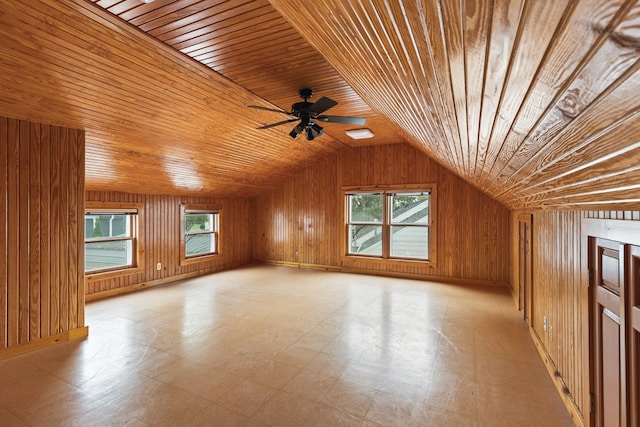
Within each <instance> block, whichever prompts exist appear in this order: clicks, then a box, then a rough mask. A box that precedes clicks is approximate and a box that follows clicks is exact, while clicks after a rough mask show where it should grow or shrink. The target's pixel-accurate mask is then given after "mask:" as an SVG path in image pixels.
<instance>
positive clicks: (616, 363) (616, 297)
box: [591, 238, 626, 427]
mask: <svg viewBox="0 0 640 427" xmlns="http://www.w3.org/2000/svg"><path fill="white" fill-rule="evenodd" d="M622 248H623V246H622V245H621V244H619V243H618V242H613V241H610V240H605V239H599V238H595V239H593V246H592V253H591V255H592V257H591V260H592V265H591V268H592V270H593V273H592V274H593V279H594V282H595V283H594V285H595V289H594V293H593V295H594V298H593V300H594V301H593V303H594V306H593V317H592V325H591V327H592V331H593V333H594V334H593V338H594V341H593V342H594V347H593V349H592V351H593V356H594V370H595V372H594V374H595V375H594V386H595V390H594V392H595V396H596V402H595V403H596V408H595V409H596V411H595V412H596V419H595V424H596V425H597V426H604V427H614V426H615V427H618V426H621V425H624V424H623V423H624V422H625V421H624V419H625V418H626V417H625V414H624V412H625V410H624V406H625V405H624V404H623V400H622V399H621V396H622V395H623V393H622V389H623V385H624V376H623V375H624V368H623V365H622V363H621V359H622V358H621V357H620V356H621V354H622V353H621V344H622V341H621V339H624V338H623V328H622V325H621V295H623V294H624V292H623V291H624V282H623V265H624V262H623V261H624V258H623V257H622V256H621V255H622V253H621V252H622Z"/></svg>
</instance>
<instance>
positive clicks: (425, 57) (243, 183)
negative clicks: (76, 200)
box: [0, 0, 640, 210]
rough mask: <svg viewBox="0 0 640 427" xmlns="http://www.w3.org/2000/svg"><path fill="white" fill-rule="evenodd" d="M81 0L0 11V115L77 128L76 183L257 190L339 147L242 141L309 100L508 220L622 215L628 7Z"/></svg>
mask: <svg viewBox="0 0 640 427" xmlns="http://www.w3.org/2000/svg"><path fill="white" fill-rule="evenodd" d="M94 2H95V4H92V3H91V2H90V1H88V0H86V1H85V0H65V1H54V0H39V1H36V0H27V1H23V2H14V1H8V0H0V6H1V8H0V54H1V55H2V60H1V64H0V66H1V68H0V89H1V90H2V91H3V96H2V97H0V114H3V115H8V116H9V117H16V116H19V117H18V118H26V119H32V120H39V121H43V122H47V123H50V122H53V123H55V124H62V125H67V126H73V127H81V128H83V129H86V130H87V188H88V189H105V190H117V191H135V192H147V193H170V194H212V195H221V196H222V195H231V196H245V195H248V196H252V195H256V194H259V193H260V192H261V191H264V190H265V189H267V188H270V186H272V185H275V184H276V183H278V182H281V181H282V180H284V179H286V178H287V177H288V176H291V175H292V174H294V173H296V172H297V171H299V170H300V169H301V168H304V167H305V165H307V164H309V163H310V162H314V161H317V160H318V159H321V158H323V157H326V156H328V155H331V154H334V153H336V152H339V151H340V150H345V149H349V147H350V146H354V145H357V143H356V142H355V141H352V140H349V139H348V138H346V137H345V136H344V130H345V129H346V128H345V125H337V124H327V125H326V127H325V130H326V131H327V134H328V135H326V136H323V137H322V138H318V139H316V140H315V141H313V142H306V141H304V140H300V138H299V139H298V140H295V141H294V140H292V139H291V138H290V137H289V136H288V135H287V134H288V132H289V131H290V129H289V127H288V126H282V127H278V128H273V129H269V130H256V129H255V128H256V127H258V126H260V125H263V124H266V123H270V122H274V121H278V120H282V119H283V117H281V116H278V114H276V113H270V112H263V111H258V110H250V111H248V110H249V109H247V108H246V106H247V105H249V104H258V105H263V106H266V107H274V106H275V107H277V108H282V109H289V107H290V105H291V104H292V103H293V102H296V101H297V100H298V99H296V93H297V91H298V89H300V88H302V87H312V88H313V89H315V90H316V94H317V96H328V97H330V98H333V99H335V100H337V101H339V102H340V104H339V105H338V106H337V107H335V109H332V110H331V114H338V115H361V116H365V117H367V124H366V126H367V127H369V128H371V129H372V130H373V131H374V132H375V134H376V137H375V138H374V139H373V140H371V141H369V142H368V143H374V144H376V143H398V142H404V141H406V142H408V143H410V144H413V145H415V146H416V147H418V148H419V149H421V150H422V151H423V152H425V153H426V154H428V155H430V156H432V157H433V158H435V159H437V160H438V161H439V162H441V163H442V164H443V165H445V166H447V167H448V168H449V169H451V170H452V171H454V172H455V173H457V174H458V175H460V176H461V177H463V178H464V179H466V180H467V181H469V182H470V183H472V184H473V185H475V186H477V187H478V188H480V189H481V190H482V191H484V192H486V193H487V194H489V195H490V196H492V197H494V198H496V199H497V200H499V201H501V202H503V203H504V204H505V205H507V206H509V207H511V208H524V207H532V208H585V209H618V210H623V209H636V208H638V207H640V180H639V179H638V178H640V119H638V112H640V108H639V107H640V96H638V95H639V94H640V90H639V89H640V74H639V71H638V69H639V68H640V63H639V62H638V58H639V56H640V5H638V4H636V2H632V1H626V2H625V1H621V0H582V1H570V0H553V1H539V0H477V1H471V0H466V1H465V0H460V1H449V0H446V1H445V0H420V1H419V0H412V1H405V0H397V1H382V0H369V1H367V0H362V1H338V0H314V1H306V0H270V2H269V3H267V2H266V1H264V0H257V1H246V0H227V1H221V0H201V1H196V0H155V1H154V2H153V3H148V4H145V3H142V2H141V1H140V0H98V1H95V0H94ZM124 21H127V22H128V23H125V22H124ZM135 27H137V28H135ZM141 31H144V32H146V33H147V34H143V33H141ZM190 57H191V58H190ZM192 58H193V59H195V60H197V61H200V63H197V62H195V61H194V60H193V59H192ZM274 116H276V117H274ZM285 118H286V117H285Z"/></svg>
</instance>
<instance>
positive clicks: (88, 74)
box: [0, 0, 403, 197]
mask: <svg viewBox="0 0 640 427" xmlns="http://www.w3.org/2000/svg"><path fill="white" fill-rule="evenodd" d="M125 3H127V6H126V7H125V6H124V5H123V3H117V4H112V5H111V8H110V10H111V11H112V12H113V13H116V14H120V13H122V14H123V18H125V19H135V22H138V23H139V24H140V25H142V26H144V28H147V29H148V30H149V31H150V32H151V33H153V34H154V35H155V36H156V37H158V38H159V39H160V40H162V41H160V40H158V39H154V38H153V37H151V36H149V35H147V34H144V33H142V32H140V31H138V30H137V29H136V28H134V27H132V26H130V25H128V24H127V23H126V22H123V21H122V20H121V19H119V18H118V17H116V16H113V15H112V14H111V13H109V12H107V11H105V10H103V9H101V8H100V7H98V6H96V5H93V4H92V3H90V2H87V1H85V0H65V1H58V0H44V1H38V0H28V1H25V2H14V1H9V0H3V1H2V2H0V8H2V10H3V13H2V15H1V16H0V55H2V57H3V61H2V63H1V64H0V75H1V77H0V89H1V90H2V92H3V93H4V94H6V96H3V97H2V99H1V100H0V114H5V115H7V116H9V117H14V118H24V119H29V120H32V121H36V122H40V123H50V124H56V125H64V126H67V127H74V128H81V129H86V135H87V136H86V140H87V146H86V153H87V160H86V164H87V174H86V179H87V181H86V185H87V188H88V189H90V190H98V191H126V192H136V193H140V192H144V193H147V194H167V193H169V194H173V195H181V194H184V195H191V196H207V195H208V196H211V195H214V196H216V197H218V196H225V195H227V196H228V195H231V196H234V197H245V196H250V195H256V194H259V193H260V192H262V191H263V190H264V189H267V188H270V186H272V185H273V184H275V183H278V182H281V181H282V180H283V179H285V178H286V177H288V176H291V175H292V174H295V173H296V172H297V171H299V170H301V169H302V168H303V165H304V164H305V163H307V162H311V161H316V160H319V159H322V158H324V157H326V156H327V155H329V154H332V153H335V152H336V151H339V150H342V149H345V147H346V144H348V143H349V142H350V141H351V140H350V139H349V138H348V137H347V136H346V135H345V134H344V130H346V129H349V128H353V126H345V125H340V124H332V123H328V124H326V125H323V126H324V128H325V131H326V134H327V135H325V136H323V138H322V139H321V140H319V141H317V143H313V144H310V143H308V142H306V141H305V140H304V138H302V137H300V138H298V139H297V140H295V141H294V140H292V139H291V138H290V137H289V136H288V133H289V131H290V130H291V127H288V126H283V127H278V128H274V129H268V130H258V129H256V128H257V127H259V126H261V125H264V124H266V123H270V122H276V121H279V120H281V119H282V118H283V117H287V116H284V115H282V114H277V113H271V112H266V111H260V110H255V109H250V108H248V107H247V106H248V105H254V104H255V105H262V106H265V107H272V108H273V107H279V108H283V109H287V110H289V109H290V107H291V104H292V103H294V102H298V101H300V98H299V97H298V90H299V89H301V88H303V87H307V86H310V87H312V88H313V89H315V91H316V98H318V97H320V96H328V97H331V98H334V99H336V100H337V101H338V102H339V103H340V104H339V106H338V107H336V108H335V109H332V111H331V114H337V115H343V114H344V115H346V114H348V115H363V116H366V117H367V118H370V119H371V121H370V122H369V123H368V125H369V126H370V127H371V128H372V129H373V130H374V132H376V134H377V137H376V138H377V140H378V141H384V142H385V143H387V142H394V141H395V142H402V141H403V139H402V137H401V136H399V134H398V133H397V132H396V129H395V128H394V127H393V126H390V125H389V124H387V123H386V121H385V120H384V119H382V118H380V117H378V116H377V115H376V114H375V113H374V112H373V111H372V110H371V109H370V108H369V107H368V106H367V105H366V104H365V103H364V102H363V101H362V100H361V99H360V98H359V97H358V96H357V95H356V94H355V93H354V92H353V90H351V89H350V88H349V87H348V86H346V84H345V83H344V81H343V80H342V79H341V78H340V76H339V75H338V74H337V73H336V72H335V70H333V69H332V68H331V66H330V65H329V64H327V63H326V62H324V61H322V60H321V57H319V56H318V55H317V53H316V52H314V51H313V49H310V48H309V46H308V45H307V44H306V43H305V42H304V40H303V39H302V38H301V37H300V36H299V35H298V34H296V33H295V32H293V31H291V30H290V27H289V30H290V32H291V33H292V34H291V35H293V36H294V37H293V38H291V37H289V36H286V37H283V38H282V40H283V41H285V40H286V41H287V43H288V44H286V45H284V46H281V45H280V44H278V43H272V42H269V41H268V38H267V36H268V37H270V38H278V39H280V36H281V31H282V29H283V26H285V27H286V26H288V25H287V24H286V21H285V20H284V19H283V18H282V17H281V16H279V15H278V14H277V12H275V10H274V9H273V8H272V7H271V6H270V5H269V4H268V3H267V2H266V1H258V2H244V1H228V2H222V3H221V2H199V3H198V2H196V3H198V4H197V5H196V4H194V2H185V1H179V2H175V3H176V4H175V5H173V4H168V3H171V2H156V3H152V4H149V5H146V4H144V3H141V2H137V1H136V2H125ZM187 3H191V4H187ZM103 5H105V6H108V3H103ZM138 6H140V8H138ZM156 8H158V11H157V13H156V11H155V10H156ZM265 9H268V10H265ZM137 11H139V13H138V12H137ZM203 14H204V15H206V16H210V14H213V16H214V18H215V19H213V20H209V21H207V20H206V19H205V21H204V23H201V21H200V19H201V18H203ZM190 28H197V30H193V31H190V30H189V29H190ZM175 31H178V32H179V33H180V34H179V35H176V34H174V32H175ZM198 32H200V33H202V34H200V33H198ZM261 37H265V40H267V41H266V42H265V44H264V46H261V47H257V46H255V45H256V43H258V42H259V41H260V40H261ZM165 42H166V43H169V45H167V44H165ZM201 45H205V46H211V47H212V49H213V52H215V53H216V54H217V56H216V57H215V58H214V57H210V56H206V55H205V53H204V52H203V50H202V49H203V47H202V46H201ZM170 46H175V48H176V49H180V50H181V51H182V52H186V54H185V53H182V52H179V51H177V50H175V49H174V48H172V47H170ZM196 47H198V49H197V50H195V49H196ZM218 47H220V49H218ZM192 53H193V54H196V55H199V57H201V59H202V61H203V62H205V63H209V62H211V64H210V66H209V65H203V64H200V63H198V62H196V61H195V60H192V59H191V58H190V57H189V56H187V54H192ZM288 56H289V61H291V62H289V63H288V65H286V64H283V59H284V58H286V57H288ZM256 57H258V58H261V60H262V61H267V60H269V58H273V59H274V62H273V63H266V64H265V63H262V64H257V66H256V64H253V63H250V62H247V61H248V60H249V59H251V58H256ZM223 58H224V59H223ZM220 60H222V61H223V62H224V65H217V63H216V62H215V61H220ZM298 61H300V63H302V64H305V63H309V65H308V66H303V67H300V66H297V64H298ZM278 63H279V64H280V65H278ZM222 68H224V70H225V73H226V74H225V75H224V76H223V75H221V74H218V73H217V72H216V71H214V70H218V69H222ZM266 78H269V79H272V81H273V84H271V83H267V82H265V79H266ZM234 82H235V83H234ZM238 83H240V84H241V85H239V84H238ZM274 91H277V92H278V93H279V96H278V97H274V96H273V93H274ZM316 98H313V99H312V100H314V99H316ZM265 99H268V101H266V100H265ZM321 141H322V142H321ZM369 142H371V141H369Z"/></svg>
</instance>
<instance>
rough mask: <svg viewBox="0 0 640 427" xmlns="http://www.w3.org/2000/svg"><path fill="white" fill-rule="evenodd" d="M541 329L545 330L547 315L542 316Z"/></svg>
mask: <svg viewBox="0 0 640 427" xmlns="http://www.w3.org/2000/svg"><path fill="white" fill-rule="evenodd" d="M542 330H543V331H545V332H547V316H543V317H542Z"/></svg>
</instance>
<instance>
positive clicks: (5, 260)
mask: <svg viewBox="0 0 640 427" xmlns="http://www.w3.org/2000/svg"><path fill="white" fill-rule="evenodd" d="M0 181H1V182H0V352H1V351H2V349H8V348H10V347H14V346H24V345H25V344H32V343H34V342H36V341H39V340H45V339H47V338H49V337H52V336H54V335H58V334H61V333H68V332H70V331H73V330H76V329H79V328H83V327H84V292H83V290H82V288H81V286H82V285H83V281H82V280H81V275H80V274H78V272H79V271H82V263H83V250H82V247H83V244H82V243H83V242H82V239H83V237H82V235H83V231H82V229H81V224H82V223H83V222H82V221H79V218H78V215H77V213H78V212H79V211H83V210H84V197H83V196H84V131H82V130H76V129H67V128H61V127H56V126H48V125H40V124H35V123H30V122H26V121H20V120H14V119H8V118H0Z"/></svg>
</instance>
